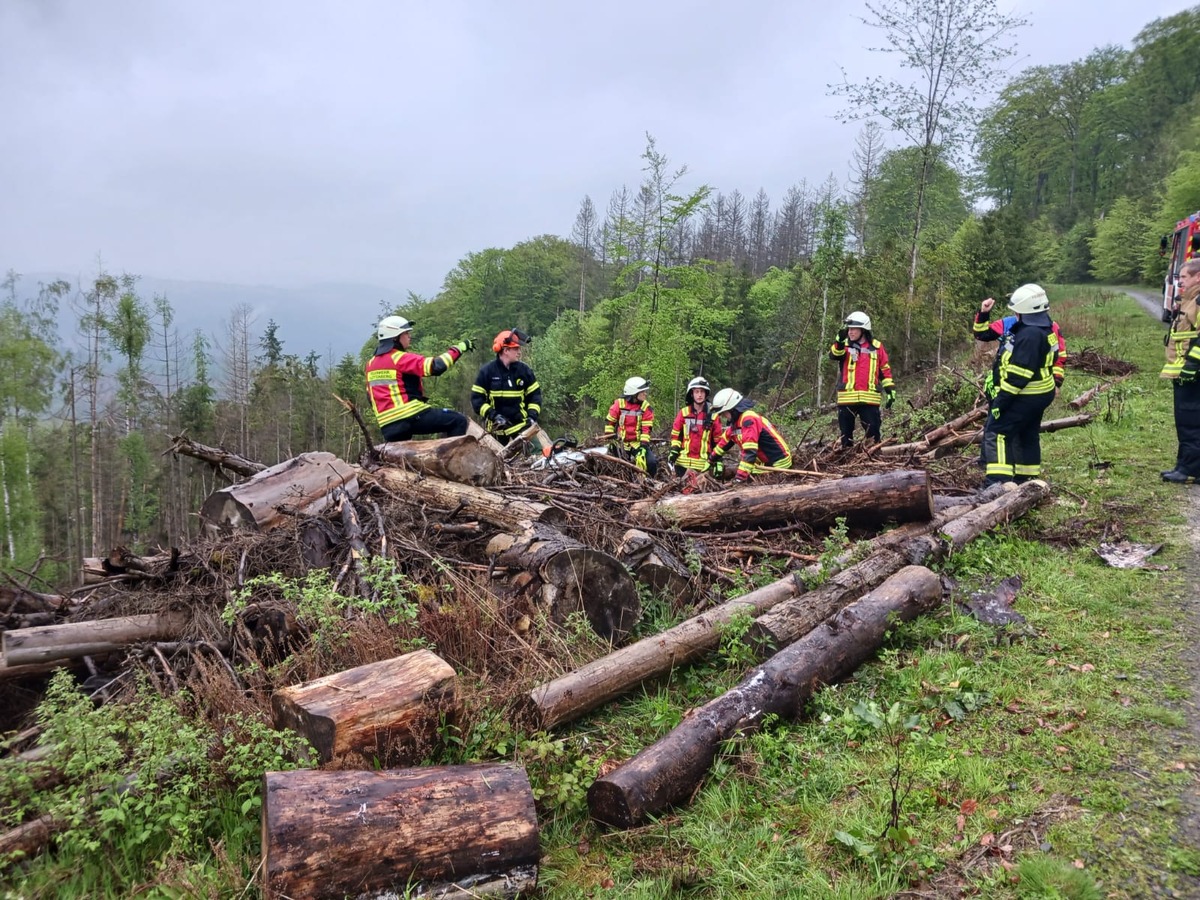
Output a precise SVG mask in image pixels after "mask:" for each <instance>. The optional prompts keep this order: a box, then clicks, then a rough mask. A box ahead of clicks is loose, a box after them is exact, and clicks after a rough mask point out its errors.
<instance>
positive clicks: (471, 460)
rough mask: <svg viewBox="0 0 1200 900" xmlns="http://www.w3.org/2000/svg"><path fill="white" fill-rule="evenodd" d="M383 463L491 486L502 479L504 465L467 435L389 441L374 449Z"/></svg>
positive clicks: (424, 473)
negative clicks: (423, 439)
mask: <svg viewBox="0 0 1200 900" xmlns="http://www.w3.org/2000/svg"><path fill="white" fill-rule="evenodd" d="M375 452H376V453H378V454H379V459H380V460H381V461H383V462H385V463H391V464H393V465H399V466H404V467H406V468H409V469H412V470H413V471H416V472H420V473H421V474H423V475H432V476H434V477H435V478H444V479H446V480H447V481H457V482H459V483H460V484H475V485H483V486H488V485H493V484H499V483H500V482H501V481H502V480H503V479H504V464H503V463H502V462H501V461H500V458H499V457H498V456H496V454H495V453H494V452H492V451H491V450H490V449H488V448H487V447H484V446H483V445H482V444H480V443H479V441H478V440H477V439H475V438H474V437H472V436H471V435H469V434H464V435H461V436H459V437H448V438H440V439H437V440H432V441H389V442H388V443H386V444H380V445H378V446H377V447H376V448H375Z"/></svg>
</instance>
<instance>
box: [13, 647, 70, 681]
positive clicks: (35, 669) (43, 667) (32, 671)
mask: <svg viewBox="0 0 1200 900" xmlns="http://www.w3.org/2000/svg"><path fill="white" fill-rule="evenodd" d="M64 663H65V660H61V659H60V660H55V661H54V662H47V663H31V664H29V665H23V666H10V665H8V660H7V659H6V658H5V656H4V654H3V653H0V681H12V680H14V679H17V678H26V677H28V676H31V675H47V674H49V673H50V672H53V671H54V670H55V669H57V668H58V667H59V666H61V665H64Z"/></svg>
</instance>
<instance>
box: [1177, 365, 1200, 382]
mask: <svg viewBox="0 0 1200 900" xmlns="http://www.w3.org/2000/svg"><path fill="white" fill-rule="evenodd" d="M1197 378H1200V369H1192V368H1189V367H1188V366H1184V367H1183V368H1182V369H1180V370H1179V378H1178V381H1179V383H1180V384H1194V383H1195V381H1196V379H1197Z"/></svg>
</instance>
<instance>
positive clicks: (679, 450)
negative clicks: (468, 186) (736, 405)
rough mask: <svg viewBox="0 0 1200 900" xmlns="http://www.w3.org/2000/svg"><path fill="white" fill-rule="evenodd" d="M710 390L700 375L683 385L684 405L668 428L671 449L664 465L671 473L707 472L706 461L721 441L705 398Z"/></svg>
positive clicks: (707, 462) (718, 430) (719, 431)
mask: <svg viewBox="0 0 1200 900" xmlns="http://www.w3.org/2000/svg"><path fill="white" fill-rule="evenodd" d="M710 392H711V388H710V387H709V384H708V380H707V379H705V377H704V376H703V375H697V376H696V377H695V378H693V379H692V380H691V381H689V382H688V386H687V402H686V403H685V404H684V405H683V408H682V409H680V410H679V412H677V413H676V414H675V423H674V424H673V425H672V426H671V450H670V452H669V453H668V454H667V462H669V463H670V464H671V465H672V466H674V467H675V474H676V475H679V476H683V475H686V474H688V473H689V472H694V473H696V474H699V473H701V472H707V471H708V469H709V465H710V463H709V461H708V458H709V456H710V455H711V454H712V452H713V450H714V449H716V446H717V442H718V441H720V439H721V423H720V420H719V419H718V418H717V417H716V415H714V414H713V411H712V408H711V407H710V406H709V402H708V398H709V396H710Z"/></svg>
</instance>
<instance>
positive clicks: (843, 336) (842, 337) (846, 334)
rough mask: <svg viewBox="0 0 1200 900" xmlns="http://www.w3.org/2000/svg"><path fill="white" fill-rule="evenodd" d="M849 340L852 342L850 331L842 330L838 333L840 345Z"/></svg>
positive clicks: (847, 329)
mask: <svg viewBox="0 0 1200 900" xmlns="http://www.w3.org/2000/svg"><path fill="white" fill-rule="evenodd" d="M848 340H850V329H849V328H842V330H841V331H839V332H838V343H839V344H844V343H846V341H848Z"/></svg>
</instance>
